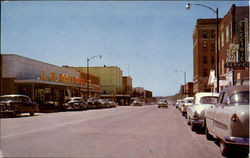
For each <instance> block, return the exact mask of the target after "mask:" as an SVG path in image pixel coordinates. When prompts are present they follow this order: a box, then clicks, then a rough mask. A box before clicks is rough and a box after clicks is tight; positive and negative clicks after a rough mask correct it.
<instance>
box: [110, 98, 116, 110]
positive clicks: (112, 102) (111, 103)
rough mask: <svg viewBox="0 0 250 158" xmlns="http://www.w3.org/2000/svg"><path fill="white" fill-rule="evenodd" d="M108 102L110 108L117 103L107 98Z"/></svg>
mask: <svg viewBox="0 0 250 158" xmlns="http://www.w3.org/2000/svg"><path fill="white" fill-rule="evenodd" d="M108 102H109V105H110V106H111V107H112V108H115V107H117V103H116V102H115V101H114V100H112V99H108Z"/></svg>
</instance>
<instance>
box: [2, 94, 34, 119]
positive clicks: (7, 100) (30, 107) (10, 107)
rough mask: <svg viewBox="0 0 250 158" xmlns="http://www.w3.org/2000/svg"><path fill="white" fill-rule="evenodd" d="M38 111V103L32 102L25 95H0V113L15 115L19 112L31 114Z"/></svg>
mask: <svg viewBox="0 0 250 158" xmlns="http://www.w3.org/2000/svg"><path fill="white" fill-rule="evenodd" d="M37 111H38V104H37V103H35V102H32V101H31V99H30V97H28V96H26V95H19V94H15V95H3V96H1V97H0V114H1V115H3V114H9V113H10V114H12V116H16V115H17V114H20V113H30V116H33V115H34V114H35V112H37Z"/></svg>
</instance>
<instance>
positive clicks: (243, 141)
mask: <svg viewBox="0 0 250 158" xmlns="http://www.w3.org/2000/svg"><path fill="white" fill-rule="evenodd" d="M224 139H225V143H228V144H236V145H247V146H249V138H244V137H232V136H226V137H224Z"/></svg>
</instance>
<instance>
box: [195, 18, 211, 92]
mask: <svg viewBox="0 0 250 158" xmlns="http://www.w3.org/2000/svg"><path fill="white" fill-rule="evenodd" d="M215 32H216V19H198V20H197V22H196V24H195V27H194V30H193V62H194V63H193V65H194V67H193V69H194V70H193V81H194V83H193V91H194V93H197V92H205V91H210V88H209V86H208V85H207V83H208V78H209V72H210V69H215V66H216V62H215V61H216V49H215V48H216V47H215V45H216V44H215Z"/></svg>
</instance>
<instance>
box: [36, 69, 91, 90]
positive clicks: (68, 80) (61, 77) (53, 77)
mask: <svg viewBox="0 0 250 158" xmlns="http://www.w3.org/2000/svg"><path fill="white" fill-rule="evenodd" d="M41 80H43V81H52V82H60V83H65V84H74V85H81V86H83V85H86V81H85V80H84V79H83V78H79V77H76V76H70V75H65V74H56V73H55V72H49V73H48V72H46V71H45V70H43V71H42V74H41ZM90 83H91V81H90Z"/></svg>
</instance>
